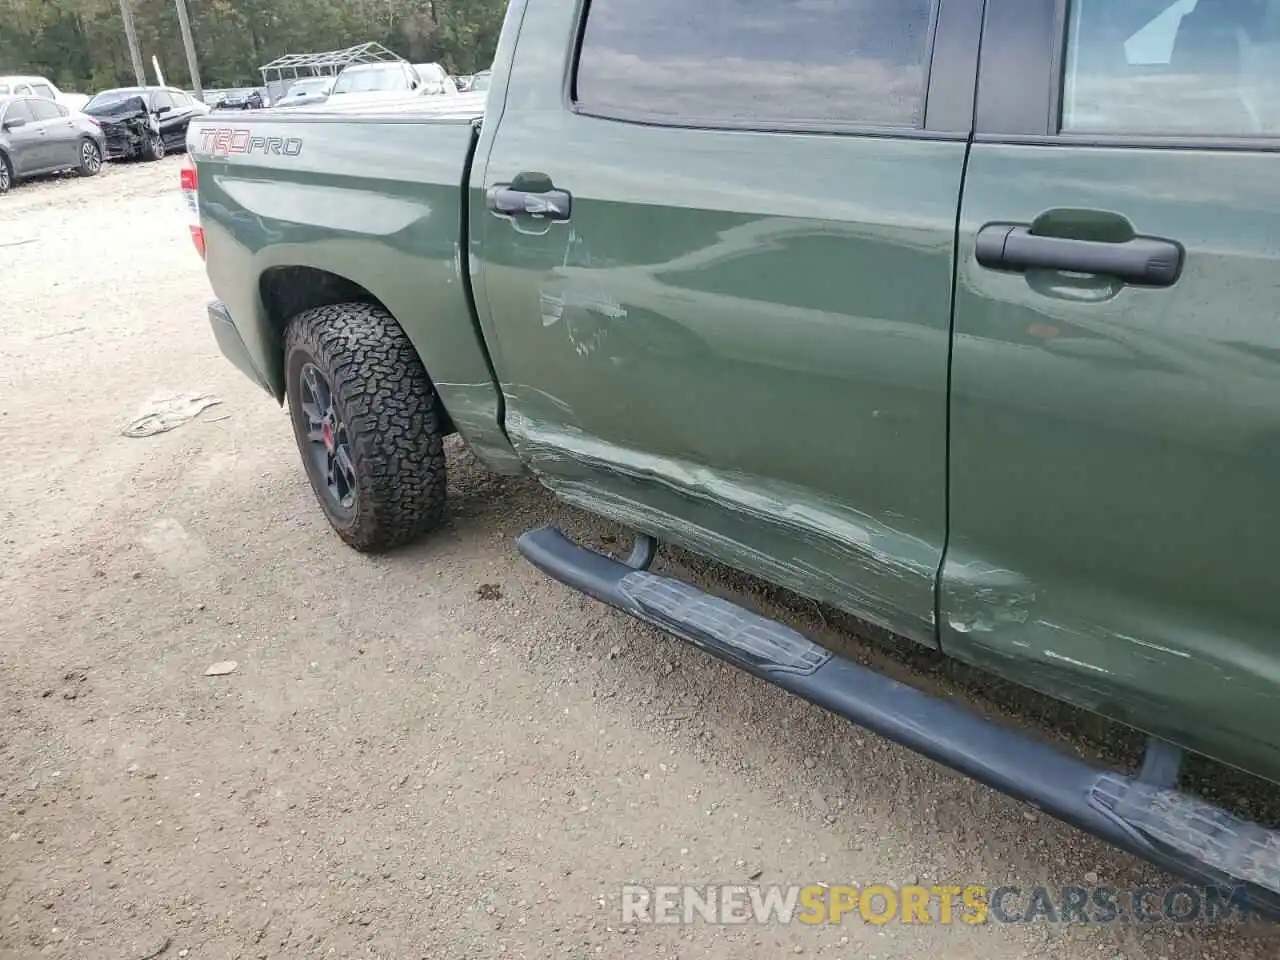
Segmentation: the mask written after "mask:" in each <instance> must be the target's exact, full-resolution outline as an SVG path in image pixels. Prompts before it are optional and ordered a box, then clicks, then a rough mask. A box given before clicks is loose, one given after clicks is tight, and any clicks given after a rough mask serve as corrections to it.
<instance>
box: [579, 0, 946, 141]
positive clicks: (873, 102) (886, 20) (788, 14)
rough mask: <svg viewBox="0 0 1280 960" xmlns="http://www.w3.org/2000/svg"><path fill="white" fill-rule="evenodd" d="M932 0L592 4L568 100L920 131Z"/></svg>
mask: <svg viewBox="0 0 1280 960" xmlns="http://www.w3.org/2000/svg"><path fill="white" fill-rule="evenodd" d="M933 7H934V3H933V0H698V2H696V3H694V2H690V0H591V4H590V6H589V8H588V12H587V22H586V25H585V27H584V30H583V36H582V49H581V53H580V54H579V57H578V70H577V81H576V91H575V96H576V99H577V101H578V103H580V104H581V105H582V107H583V108H584V109H586V110H588V111H590V112H593V113H602V114H614V113H622V114H639V115H646V116H649V117H653V118H654V119H658V120H660V119H661V118H663V117H670V118H672V119H678V120H682V121H686V122H688V121H692V122H698V121H706V122H708V123H711V124H714V123H716V122H717V121H719V122H726V121H728V122H731V123H741V122H762V123H768V122H769V121H783V122H803V121H815V122H816V123H817V124H819V125H821V124H832V123H835V124H841V123H853V124H885V125H890V126H905V127H915V126H920V125H921V123H922V121H923V117H924V99H925V85H926V81H927V73H928V62H929V37H930V28H931V24H932V20H933Z"/></svg>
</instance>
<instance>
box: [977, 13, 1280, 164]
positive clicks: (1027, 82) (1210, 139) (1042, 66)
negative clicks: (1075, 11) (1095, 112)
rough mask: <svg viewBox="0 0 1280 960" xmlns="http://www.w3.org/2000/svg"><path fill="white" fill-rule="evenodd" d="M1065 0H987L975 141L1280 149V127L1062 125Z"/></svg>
mask: <svg viewBox="0 0 1280 960" xmlns="http://www.w3.org/2000/svg"><path fill="white" fill-rule="evenodd" d="M1070 2H1072V0H986V7H987V10H986V16H985V18H984V20H983V29H982V53H981V59H980V63H979V67H978V88H977V104H976V109H975V113H974V116H975V121H974V133H973V139H974V142H975V143H1006V144H1015V145H1018V144H1021V145H1027V146H1047V147H1111V148H1126V147H1127V148H1134V149H1153V150H1224V151H1242V152H1250V153H1260V152H1261V153H1274V152H1280V134H1277V135H1275V136H1270V137H1232V136H1221V135H1219V136H1184V135H1172V136H1171V135H1162V134H1143V133H1068V132H1063V131H1062V99H1063V94H1064V89H1065V83H1064V81H1065V76H1064V68H1065V65H1066V62H1067V43H1068V40H1069V37H1068V36H1067V23H1068V20H1067V15H1068V13H1069V7H1070Z"/></svg>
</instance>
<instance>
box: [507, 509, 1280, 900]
mask: <svg viewBox="0 0 1280 960" xmlns="http://www.w3.org/2000/svg"><path fill="white" fill-rule="evenodd" d="M519 547H520V552H521V553H522V554H523V555H524V557H525V559H526V560H528V561H529V562H530V563H532V564H533V565H534V566H535V567H537V568H538V569H539V570H542V571H543V572H544V573H546V574H548V575H550V576H551V577H553V578H555V579H556V580H559V581H560V582H561V583H564V584H566V585H568V586H570V587H573V588H574V589H575V590H579V591H581V592H582V593H585V594H586V595H587V596H590V597H595V598H596V599H597V600H600V601H602V602H604V603H607V604H609V605H610V606H613V607H616V608H617V609H619V610H622V611H624V612H626V613H629V614H631V615H632V616H633V617H636V618H638V619H640V620H644V621H645V622H647V623H651V624H653V625H655V626H657V627H660V628H662V629H664V630H666V631H668V632H670V633H673V634H675V635H676V636H678V637H681V638H683V639H685V640H688V641H690V642H691V643H694V644H696V645H697V646H699V647H700V648H701V649H703V650H706V651H707V652H708V653H711V654H714V655H715V656H717V657H719V658H720V659H722V660H725V661H727V662H729V663H732V664H734V665H735V666H738V667H741V668H742V669H743V670H745V671H746V672H748V673H750V674H752V675H754V676H757V677H760V678H761V679H763V680H766V681H768V682H769V683H772V684H775V685H776V686H779V687H781V688H783V689H784V690H790V691H791V692H792V693H795V694H797V695H799V696H801V697H804V698H805V699H806V700H809V701H810V702H811V703H815V704H817V705H818V706H820V707H822V708H823V709H826V710H830V711H831V712H832V713H835V714H837V715H838V716H841V717H844V718H845V719H847V720H850V721H852V722H853V723H856V724H858V725H859V726H862V727H865V728H867V729H868V730H872V731H874V732H876V733H878V734H880V735H881V736H883V737H885V738H887V739H889V740H893V741H895V742H897V743H900V744H902V745H903V746H905V747H907V748H909V749H911V750H915V751H916V752H917V753H920V754H923V755H924V756H926V757H929V758H930V759H931V760H935V761H937V762H938V763H941V764H944V765H946V766H948V767H951V768H952V769H953V770H957V771H959V772H960V773H962V774H964V775H965V776H968V777H972V778H974V779H975V780H977V781H979V782H981V783H985V784H987V785H988V786H991V787H994V788H995V789H996V790H999V791H1001V792H1002V793H1006V794H1009V795H1010V796H1012V797H1016V798H1017V799H1019V800H1023V801H1025V802H1027V803H1030V804H1033V805H1034V806H1036V807H1038V808H1040V809H1041V810H1044V811H1045V812H1047V813H1050V814H1052V815H1053V816H1055V817H1058V818H1059V819H1061V820H1064V821H1066V822H1067V823H1070V824H1073V825H1074V826H1077V827H1079V828H1080V829H1082V830H1086V831H1088V832H1089V833H1092V834H1094V835H1095V836H1097V837H1100V838H1102V839H1103V840H1106V841H1107V842H1109V843H1112V844H1114V845H1116V846H1117V847H1120V848H1121V849H1124V850H1128V851H1130V852H1131V853H1134V854H1136V855H1137V856H1140V857H1143V858H1145V859H1147V860H1150V861H1151V862H1152V863H1155V864H1157V865H1159V866H1161V867H1163V868H1165V869H1166V870H1169V871H1171V872H1174V873H1179V874H1182V875H1183V876H1184V877H1187V878H1189V879H1191V880H1193V881H1195V882H1196V883H1200V884H1204V885H1206V886H1214V887H1217V888H1219V889H1222V888H1227V889H1230V890H1231V891H1232V901H1233V902H1238V903H1242V904H1245V905H1247V906H1249V907H1251V908H1253V909H1255V910H1258V911H1260V912H1262V913H1265V914H1267V915H1269V916H1272V917H1280V835H1277V834H1276V833H1275V832H1274V831H1271V830H1268V829H1266V828H1264V827H1262V826H1259V825H1258V824H1254V823H1249V822H1247V821H1243V820H1240V819H1238V818H1236V817H1234V816H1232V815H1231V814H1229V813H1227V812H1226V811H1225V810H1220V809H1219V808H1217V807H1214V806H1211V805H1210V804H1208V803H1205V802H1204V801H1202V800H1199V799H1196V798H1194V797H1191V796H1188V795H1186V794H1183V793H1179V792H1178V791H1176V790H1173V789H1169V788H1167V787H1165V786H1161V785H1157V784H1154V783H1152V782H1150V781H1149V780H1143V779H1139V778H1137V777H1126V776H1123V775H1121V774H1117V773H1114V772H1112V771H1110V770H1106V769H1103V768H1100V767H1097V766H1094V765H1093V764H1090V763H1087V762H1085V761H1084V760H1081V759H1079V758H1078V757H1075V756H1072V755H1071V754H1068V753H1064V752H1062V751H1060V750H1057V749H1055V748H1054V747H1051V746H1049V745H1048V744H1046V743H1044V742H1042V741H1040V740H1038V739H1035V738H1034V737H1031V736H1029V735H1028V734H1026V733H1023V732H1021V731H1019V730H1015V729H1012V728H1010V727H1006V726H1003V725H1002V724H999V723H996V722H995V721H993V720H990V719H987V718H986V717H983V716H981V715H980V714H977V713H975V712H973V711H972V710H969V709H968V708H966V707H965V706H963V705H961V704H959V703H956V702H949V701H947V700H943V699H941V698H938V697H934V696H930V695H929V694H927V693H924V692H922V691H920V690H917V689H916V688H915V687H912V686H909V685H907V684H904V683H899V682H898V681H897V680H894V679H892V678H891V677H887V676H885V675H883V674H880V673H877V672H876V671H874V670H871V669H869V668H867V667H863V666H861V665H860V664H858V663H855V662H854V661H852V660H850V659H848V658H847V657H842V656H840V655H838V654H835V653H833V652H832V651H830V650H827V649H826V648H825V647H822V646H819V645H818V644H816V643H814V642H813V641H812V640H809V639H808V638H807V637H805V636H804V635H802V634H801V633H799V632H797V631H796V630H793V629H791V628H790V627H788V626H785V625H783V624H780V623H776V622H774V621H772V620H769V619H768V618H767V617H762V616H760V615H759V614H757V613H752V612H751V611H749V610H746V609H744V608H742V607H740V606H738V605H737V604H734V603H731V602H729V601H728V600H724V599H722V598H720V597H713V596H710V595H709V594H706V593H703V592H702V591H700V590H699V589H698V588H697V587H695V586H693V585H692V584H688V583H684V582H682V581H679V580H673V579H670V578H668V577H660V576H658V575H656V574H652V573H649V572H647V571H646V570H644V569H638V567H643V566H646V565H647V558H651V556H652V553H651V551H647V550H646V551H638V552H637V553H636V554H633V556H642V557H645V558H646V560H644V561H641V562H637V563H636V564H635V565H629V564H627V563H623V562H621V561H619V560H615V559H613V558H612V557H607V556H605V555H604V554H601V553H597V552H595V551H594V550H588V549H587V548H585V547H582V546H579V545H578V544H576V543H574V542H573V541H572V540H570V539H569V538H568V537H566V536H565V535H564V534H562V533H561V532H560V531H559V530H557V529H555V528H554V527H543V528H541V529H539V530H531V531H529V532H528V533H526V534H524V536H522V537H521V538H520V541H519ZM1157 766H1158V765H1157Z"/></svg>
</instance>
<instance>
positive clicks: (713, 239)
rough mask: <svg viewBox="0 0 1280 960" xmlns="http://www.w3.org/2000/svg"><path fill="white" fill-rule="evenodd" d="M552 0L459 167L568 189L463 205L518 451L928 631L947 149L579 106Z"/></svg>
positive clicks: (940, 502)
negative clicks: (558, 219)
mask: <svg viewBox="0 0 1280 960" xmlns="http://www.w3.org/2000/svg"><path fill="white" fill-rule="evenodd" d="M551 6H552V7H553V8H554V10H555V11H556V15H555V16H552V15H550V14H549V13H548V12H547V10H546V9H545V8H544V9H542V11H541V12H540V14H539V17H538V18H536V19H532V18H531V19H529V20H526V23H525V26H524V28H523V30H522V32H521V35H520V42H519V45H518V47H517V49H516V50H515V59H514V64H513V66H512V68H511V73H510V79H509V83H507V84H506V86H507V90H506V94H505V96H506V99H505V103H504V106H503V107H502V108H501V109H502V112H501V114H500V117H499V116H498V115H497V108H496V107H495V103H494V101H493V100H491V101H490V112H489V116H488V118H487V120H486V127H490V129H489V130H488V131H487V134H486V137H482V139H481V144H480V149H481V151H483V156H484V160H485V166H484V168H477V169H478V173H479V175H480V176H481V177H482V179H481V180H480V182H479V184H478V185H479V186H480V187H482V188H488V187H491V186H494V185H498V184H504V183H510V182H511V181H512V180H513V179H514V178H515V177H516V176H517V175H519V174H521V173H523V172H526V171H539V172H541V173H543V174H545V175H546V176H548V177H549V178H550V179H551V180H552V181H553V182H554V185H555V187H556V188H558V189H562V190H564V191H567V192H568V193H569V194H571V195H572V217H571V220H570V221H569V222H567V223H543V224H540V225H531V224H529V223H523V224H517V223H513V222H511V221H510V220H508V219H499V218H498V217H496V216H493V215H491V214H484V215H482V216H480V217H479V218H478V222H476V221H473V222H476V226H475V229H474V232H473V264H475V265H476V269H477V300H478V306H479V308H480V311H481V321H482V325H483V327H484V331H485V338H486V342H487V343H488V344H489V346H490V349H491V351H492V355H493V358H494V364H495V369H496V371H497V374H498V377H499V380H500V381H501V384H502V388H503V392H504V396H505V399H506V418H505V424H506V428H507V431H508V434H509V435H510V437H511V439H512V442H513V444H514V446H515V447H516V449H517V450H518V451H519V453H520V455H521V457H522V458H523V459H524V460H525V461H526V462H527V463H528V464H529V466H530V467H531V469H532V470H534V471H535V472H536V473H537V474H538V475H539V476H540V477H541V478H542V479H543V481H544V482H545V483H546V484H547V485H548V486H550V487H551V488H552V489H553V490H555V491H556V492H557V493H559V494H560V495H561V496H563V497H564V498H565V499H568V500H570V501H572V502H574V503H577V504H580V505H582V506H584V507H586V508H588V509H591V510H594V511H597V512H599V513H602V514H605V515H608V516H612V517H614V518H616V519H618V520H621V521H623V522H625V523H628V524H630V525H632V526H635V527H638V528H639V529H642V530H646V531H648V532H651V533H654V534H656V535H658V536H660V537H661V538H663V539H666V540H670V541H673V542H675V543H680V544H684V545H686V546H688V547H691V548H693V549H696V550H699V551H701V552H705V553H709V554H711V555H713V556H715V557H718V558H719V559H721V560H724V561H726V562H728V563H730V564H733V565H735V566H737V567H739V568H741V569H744V570H747V571H750V572H752V573H756V574H759V575H763V576H765V577H767V578H768V579H770V580H773V581H774V582H777V583H781V584H783V585H785V586H787V587H790V588H792V589H795V590H797V591H798V592H800V593H803V594H805V595H806V596H809V597H814V598H816V599H820V600H823V601H827V602H830V603H832V604H834V605H836V606H839V607H841V608H843V609H846V610H849V611H851V612H853V613H855V614H856V615H859V616H862V617H865V618H867V619H869V620H872V621H874V622H876V623H878V624H880V625H882V626H885V627H887V628H889V629H891V630H893V631H895V632H897V633H899V634H901V635H904V636H907V637H909V638H912V639H914V640H917V641H919V642H921V643H924V644H928V645H934V644H935V642H936V641H935V625H934V615H933V612H934V601H935V594H934V587H935V580H936V575H937V568H938V564H939V562H940V559H941V552H942V544H943V539H944V532H945V449H946V378H947V356H948V324H949V317H950V298H951V275H952V253H953V243H954V230H955V216H956V207H957V203H958V197H959V190H960V178H961V173H962V169H963V164H964V154H965V144H964V142H963V139H962V138H960V139H957V140H955V141H948V140H940V139H939V140H924V139H918V138H910V137H901V138H894V137H862V136H856V137H855V136H824V135H812V134H810V135H805V134H789V133H787V134H783V133H747V132H740V131H734V132H730V131H724V130H720V131H717V130H706V129H680V128H672V127H663V126H658V125H640V124H630V123H622V122H618V121H614V120H608V119H600V118H593V117H589V116H585V115H580V114H577V113H574V112H573V111H572V110H570V109H568V108H566V106H565V104H564V103H563V101H562V100H561V98H560V95H559V94H560V91H561V89H562V83H561V77H562V75H563V71H564V70H565V69H566V66H565V62H564V56H565V51H566V49H569V48H571V44H568V43H566V38H567V37H570V36H572V34H573V30H574V27H575V22H576V19H575V18H576V16H577V11H578V6H579V5H578V4H577V3H575V2H573V0H554V3H553V4H551ZM506 79H507V78H503V77H500V78H498V81H499V85H501V84H503V83H504V82H506ZM495 117H497V122H496V126H491V125H492V124H493V123H494V120H495ZM584 145H589V147H586V146H584ZM472 195H473V198H474V197H475V196H476V191H473V194H472ZM481 202H483V201H482V200H481ZM474 203H475V201H474V199H473V210H474V209H476V208H475V206H474ZM479 209H480V210H482V211H483V207H480V208H479ZM473 216H474V214H473Z"/></svg>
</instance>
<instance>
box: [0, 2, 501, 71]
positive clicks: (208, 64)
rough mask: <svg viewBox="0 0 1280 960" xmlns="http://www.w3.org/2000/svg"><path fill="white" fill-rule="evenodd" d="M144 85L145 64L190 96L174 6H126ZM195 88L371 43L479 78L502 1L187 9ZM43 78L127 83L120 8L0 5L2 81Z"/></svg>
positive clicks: (233, 4)
mask: <svg viewBox="0 0 1280 960" xmlns="http://www.w3.org/2000/svg"><path fill="white" fill-rule="evenodd" d="M130 7H131V9H132V11H133V20H134V28H135V30H136V32H137V35H138V45H139V47H140V48H141V52H142V60H143V65H144V66H145V68H146V70H147V75H148V81H149V82H154V77H153V76H152V74H153V71H152V68H151V58H152V56H155V57H156V58H157V59H158V60H159V61H160V67H161V70H162V71H163V72H164V77H165V80H166V81H167V82H168V83H171V84H174V85H175V86H183V87H187V88H188V89H189V88H190V86H191V78H190V77H189V76H188V71H187V60H186V55H185V54H184V52H183V47H182V34H181V31H180V29H179V26H178V14H177V10H176V7H175V5H174V0H130ZM187 8H188V10H189V12H190V18H191V31H192V34H193V36H194V38H195V47H196V56H197V58H198V65H199V69H200V79H201V81H202V84H203V85H204V86H205V87H208V88H211V89H212V88H218V87H233V86H250V85H257V84H259V83H260V82H261V76H260V74H259V73H258V67H260V66H262V65H263V64H265V63H267V62H269V61H271V60H273V59H275V58H276V57H278V56H281V55H283V54H286V53H318V52H321V51H325V50H334V49H338V48H341V47H349V46H352V45H354V44H357V43H364V42H365V41H369V40H375V41H377V42H378V43H381V44H384V45H385V46H387V47H389V48H390V49H391V50H393V51H395V52H396V53H398V54H399V55H400V56H402V57H405V58H406V59H408V60H410V61H413V62H415V63H424V62H433V61H434V62H438V63H441V64H443V65H444V66H445V68H446V69H447V70H449V72H450V73H455V74H466V73H474V72H475V71H476V70H481V69H484V68H485V67H487V66H488V65H489V62H490V60H491V59H492V57H493V51H494V47H495V46H496V45H497V42H498V33H499V31H500V30H501V28H502V18H503V14H504V12H505V9H506V0H187ZM6 73H31V74H37V75H41V76H46V77H48V78H49V79H50V80H52V81H53V82H54V83H56V84H57V85H58V86H59V87H61V88H62V89H63V90H74V91H79V92H84V93H92V92H94V91H96V90H102V89H106V88H108V87H113V86H121V85H128V84H132V83H133V82H134V74H133V65H132V61H131V60H130V57H129V46H128V43H127V41H126V39H125V30H124V21H123V18H122V15H121V12H120V0H0V74H6Z"/></svg>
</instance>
